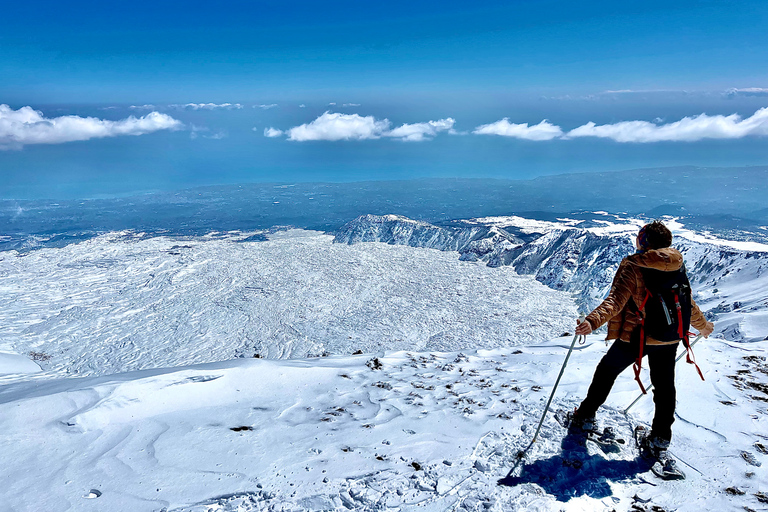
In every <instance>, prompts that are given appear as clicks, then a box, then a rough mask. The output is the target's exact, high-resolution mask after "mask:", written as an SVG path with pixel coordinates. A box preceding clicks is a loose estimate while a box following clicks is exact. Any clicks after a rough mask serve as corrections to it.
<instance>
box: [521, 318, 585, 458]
mask: <svg viewBox="0 0 768 512" xmlns="http://www.w3.org/2000/svg"><path fill="white" fill-rule="evenodd" d="M583 321H584V317H583V316H582V317H580V318H579V323H581V322H583ZM576 340H579V345H583V344H584V342H585V341H587V337H586V336H583V335H579V334H574V335H573V341H572V342H571V348H569V349H568V354H566V356H565V361H563V367H562V368H560V375H558V376H557V380H556V381H555V387H554V388H552V394H551V395H549V400H547V405H546V406H545V407H544V414H542V415H541V420H540V421H539V426H538V427H536V433H535V434H533V441H531V444H533V443H535V442H536V439H537V438H538V437H539V431H540V430H541V425H542V424H543V423H544V418H545V417H546V416H547V411H549V405H550V404H551V403H552V399H553V398H554V397H555V391H556V390H557V385H558V384H560V378H561V377H562V376H563V372H565V365H567V364H568V358H569V357H571V352H573V347H574V346H575V345H576Z"/></svg>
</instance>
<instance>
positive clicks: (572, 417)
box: [566, 409, 597, 434]
mask: <svg viewBox="0 0 768 512" xmlns="http://www.w3.org/2000/svg"><path fill="white" fill-rule="evenodd" d="M566 417H567V420H568V432H570V433H572V434H578V433H581V432H594V431H596V430H597V420H596V419H595V417H594V416H584V415H581V414H579V411H578V409H574V410H573V411H572V412H568V414H567V415H566Z"/></svg>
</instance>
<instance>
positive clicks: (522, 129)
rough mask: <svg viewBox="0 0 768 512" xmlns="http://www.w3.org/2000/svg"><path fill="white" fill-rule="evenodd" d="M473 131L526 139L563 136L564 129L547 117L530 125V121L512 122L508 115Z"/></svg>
mask: <svg viewBox="0 0 768 512" xmlns="http://www.w3.org/2000/svg"><path fill="white" fill-rule="evenodd" d="M472 133H475V134H477V135H501V136H502V137H514V138H516V139H525V140H552V139H555V138H559V137H562V136H563V130H562V129H561V128H560V127H559V126H556V125H553V124H552V123H550V122H549V121H547V120H546V119H545V120H543V121H542V122H540V123H539V124H535V125H533V126H528V123H521V124H515V123H510V122H509V118H508V117H505V118H504V119H502V120H501V121H496V122H495V123H490V124H484V125H482V126H478V127H477V128H475V130H474V131H473V132H472Z"/></svg>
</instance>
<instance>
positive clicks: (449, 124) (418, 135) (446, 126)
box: [384, 117, 456, 141]
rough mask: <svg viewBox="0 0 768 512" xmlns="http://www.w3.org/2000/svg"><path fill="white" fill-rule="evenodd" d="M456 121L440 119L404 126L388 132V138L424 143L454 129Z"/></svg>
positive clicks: (386, 134)
mask: <svg viewBox="0 0 768 512" xmlns="http://www.w3.org/2000/svg"><path fill="white" fill-rule="evenodd" d="M455 123H456V121H455V120H454V119H452V118H450V117H449V118H447V119H440V120H438V121H429V122H426V123H413V124H404V125H402V126H400V127H398V128H395V129H394V130H391V131H389V132H386V133H385V134H384V135H385V136H386V137H395V138H399V139H401V140H404V141H422V140H425V139H431V138H432V137H434V136H435V135H437V134H438V132H443V131H448V130H452V129H453V125H454V124H455Z"/></svg>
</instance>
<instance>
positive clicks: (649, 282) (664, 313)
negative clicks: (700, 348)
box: [640, 265, 692, 341]
mask: <svg viewBox="0 0 768 512" xmlns="http://www.w3.org/2000/svg"><path fill="white" fill-rule="evenodd" d="M640 271H641V272H642V274H643V281H644V282H645V288H646V290H647V293H646V297H645V321H644V322H643V324H644V327H645V337H646V338H647V337H651V338H653V339H655V340H659V341H675V340H682V339H685V337H686V334H687V333H688V329H689V328H690V326H691V309H692V308H691V283H690V282H689V281H688V276H687V275H686V273H685V265H683V266H682V267H680V269H679V270H675V271H671V272H664V271H662V270H655V269H651V268H642V269H640ZM642 309H643V308H642V306H641V307H640V310H641V311H642Z"/></svg>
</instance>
